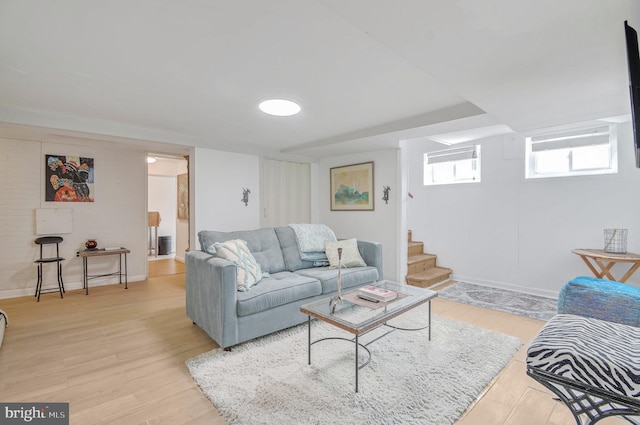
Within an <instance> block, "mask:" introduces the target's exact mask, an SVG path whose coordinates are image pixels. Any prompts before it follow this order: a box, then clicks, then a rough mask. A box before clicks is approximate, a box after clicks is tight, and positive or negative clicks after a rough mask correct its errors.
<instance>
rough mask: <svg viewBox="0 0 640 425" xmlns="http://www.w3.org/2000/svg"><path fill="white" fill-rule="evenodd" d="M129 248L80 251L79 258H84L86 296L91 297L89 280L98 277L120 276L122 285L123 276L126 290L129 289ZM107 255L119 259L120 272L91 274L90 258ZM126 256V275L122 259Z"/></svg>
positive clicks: (83, 276) (83, 275) (83, 279)
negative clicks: (115, 256)
mask: <svg viewBox="0 0 640 425" xmlns="http://www.w3.org/2000/svg"><path fill="white" fill-rule="evenodd" d="M130 252H131V251H129V250H128V249H127V248H117V249H85V250H83V251H78V252H77V254H76V255H77V256H78V257H82V288H83V289H84V290H85V294H86V295H89V280H90V279H95V278H97V277H104V276H118V277H119V279H120V283H122V276H124V289H129V286H128V285H129V283H128V278H127V254H128V253H130ZM105 255H117V256H118V257H119V262H118V271H115V272H113V273H106V274H93V275H90V274H89V266H88V264H87V260H88V258H89V257H102V256H105ZM123 256H124V273H122V257H123Z"/></svg>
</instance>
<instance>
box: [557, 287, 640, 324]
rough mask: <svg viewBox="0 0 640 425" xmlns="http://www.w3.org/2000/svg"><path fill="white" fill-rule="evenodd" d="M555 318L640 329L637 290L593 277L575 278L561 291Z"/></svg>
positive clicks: (638, 295)
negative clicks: (577, 318)
mask: <svg viewBox="0 0 640 425" xmlns="http://www.w3.org/2000/svg"><path fill="white" fill-rule="evenodd" d="M558 314H575V315H578V316H584V317H592V318H595V319H600V320H606V321H609V322H615V323H622V324H625V325H630V326H636V327H640V288H636V287H635V286H631V285H628V284H625V283H620V282H615V281H612V280H605V279H598V278H595V277H585V276H581V277H576V278H575V279H573V280H570V281H569V282H567V283H565V284H564V286H563V287H562V288H561V289H560V294H559V296H558Z"/></svg>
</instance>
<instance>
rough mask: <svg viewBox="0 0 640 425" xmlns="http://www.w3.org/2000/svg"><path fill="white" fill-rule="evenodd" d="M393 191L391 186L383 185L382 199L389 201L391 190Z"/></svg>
mask: <svg viewBox="0 0 640 425" xmlns="http://www.w3.org/2000/svg"><path fill="white" fill-rule="evenodd" d="M390 191H391V187H389V186H382V200H383V201H384V203H385V204H388V203H389V192H390Z"/></svg>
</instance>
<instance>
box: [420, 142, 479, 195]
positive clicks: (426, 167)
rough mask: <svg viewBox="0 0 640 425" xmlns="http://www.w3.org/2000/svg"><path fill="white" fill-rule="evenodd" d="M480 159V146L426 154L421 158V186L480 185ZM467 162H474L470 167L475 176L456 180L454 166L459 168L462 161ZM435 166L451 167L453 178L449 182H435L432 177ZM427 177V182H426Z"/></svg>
mask: <svg viewBox="0 0 640 425" xmlns="http://www.w3.org/2000/svg"><path fill="white" fill-rule="evenodd" d="M467 156H468V157H467ZM481 158H482V157H481V146H480V144H473V145H467V146H460V147H455V148H451V149H445V150H439V151H433V152H427V153H425V154H424V156H423V174H422V184H423V185H424V186H441V185H451V184H468V183H480V182H481V180H482V168H481V163H482V159H481ZM430 159H431V161H430ZM468 160H471V161H475V163H472V167H474V168H475V170H473V171H475V174H474V175H473V176H472V177H471V178H456V170H457V167H456V166H461V165H462V164H461V163H462V162H463V161H464V162H466V161H468ZM435 164H451V165H453V173H452V174H453V178H452V179H449V180H442V181H436V180H435V176H434V171H435V170H434V169H435V167H434V165H435ZM428 175H429V180H427V176H428Z"/></svg>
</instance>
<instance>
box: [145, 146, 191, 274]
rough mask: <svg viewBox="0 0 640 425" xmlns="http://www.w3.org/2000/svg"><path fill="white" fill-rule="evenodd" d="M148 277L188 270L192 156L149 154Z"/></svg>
mask: <svg viewBox="0 0 640 425" xmlns="http://www.w3.org/2000/svg"><path fill="white" fill-rule="evenodd" d="M147 162H148V166H147V181H148V183H147V185H148V188H147V189H148V190H147V196H148V199H147V211H148V224H149V226H148V229H147V239H148V249H147V254H148V255H147V260H148V267H147V270H148V272H147V275H148V277H158V276H168V275H173V274H178V273H184V261H185V260H184V257H185V253H186V250H187V249H188V247H189V183H188V181H189V179H188V176H189V161H188V157H180V156H171V155H163V154H153V153H150V154H149V155H148V160H147Z"/></svg>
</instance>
